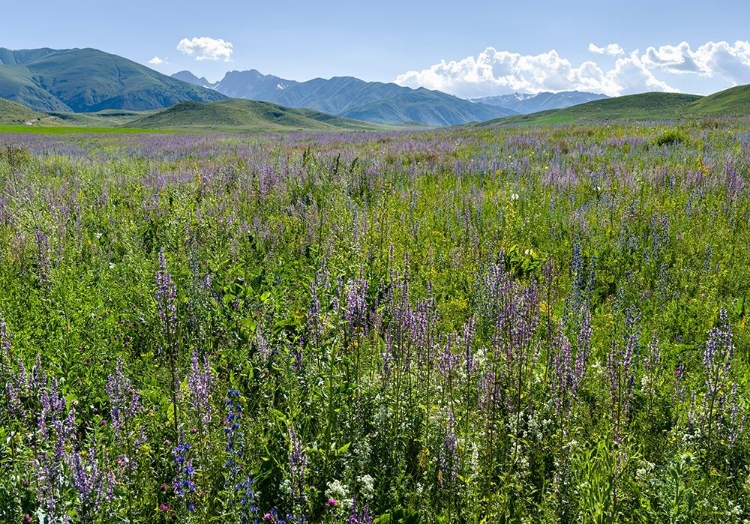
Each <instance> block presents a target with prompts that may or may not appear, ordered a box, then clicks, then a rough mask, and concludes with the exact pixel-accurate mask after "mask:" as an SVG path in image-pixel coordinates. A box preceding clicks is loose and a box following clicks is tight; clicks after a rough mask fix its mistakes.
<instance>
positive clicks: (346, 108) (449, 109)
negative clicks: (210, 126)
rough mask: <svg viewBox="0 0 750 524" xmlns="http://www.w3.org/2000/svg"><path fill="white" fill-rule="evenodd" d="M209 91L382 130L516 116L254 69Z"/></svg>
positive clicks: (341, 80)
mask: <svg viewBox="0 0 750 524" xmlns="http://www.w3.org/2000/svg"><path fill="white" fill-rule="evenodd" d="M191 77H192V78H191ZM191 77H188V76H187V75H181V76H180V79H181V80H185V81H189V82H192V83H197V82H199V81H200V79H198V78H197V77H196V76H195V75H192V74H191ZM197 85H201V84H199V83H198V84H197ZM209 87H211V88H213V89H216V90H217V91H218V92H220V93H222V94H224V95H226V96H229V97H231V98H241V99H249V100H258V101H262V102H272V103H275V104H279V105H282V106H287V107H293V108H305V109H313V110H315V111H322V112H324V113H328V114H331V115H335V116H344V117H348V118H354V119H357V120H364V121H368V122H375V123H381V124H401V123H407V122H412V123H414V122H419V123H421V124H425V125H431V126H444V125H457V124H464V123H468V122H476V121H483V120H488V119H492V118H499V117H501V116H508V115H511V114H516V112H515V111H512V110H509V109H505V108H501V107H497V106H491V105H485V104H472V103H471V102H469V101H467V100H463V99H460V98H457V97H455V96H453V95H448V94H446V93H441V92H439V91H431V90H429V89H425V88H423V87H421V88H418V89H411V88H408V87H403V86H399V85H397V84H394V83H383V82H367V81H365V80H362V79H359V78H356V77H353V76H335V77H333V78H330V79H324V78H313V79H312V80H308V81H306V82H297V81H295V80H288V79H284V78H280V77H278V76H274V75H264V74H263V73H261V72H259V71H257V70H255V69H250V70H248V71H230V72H228V73H227V74H226V75H224V78H222V79H221V80H220V81H218V82H216V83H214V84H212V85H210V86H209Z"/></svg>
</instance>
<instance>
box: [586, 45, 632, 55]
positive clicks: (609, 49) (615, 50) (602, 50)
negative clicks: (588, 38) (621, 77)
mask: <svg viewBox="0 0 750 524" xmlns="http://www.w3.org/2000/svg"><path fill="white" fill-rule="evenodd" d="M589 52H591V53H596V54H597V55H610V56H620V55H624V54H625V50H624V49H623V48H622V47H620V46H619V44H607V45H606V46H604V47H599V46H597V45H596V44H589Z"/></svg>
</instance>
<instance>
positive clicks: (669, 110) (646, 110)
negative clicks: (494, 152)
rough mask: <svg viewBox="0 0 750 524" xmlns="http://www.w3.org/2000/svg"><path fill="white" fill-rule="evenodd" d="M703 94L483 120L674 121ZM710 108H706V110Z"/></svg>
mask: <svg viewBox="0 0 750 524" xmlns="http://www.w3.org/2000/svg"><path fill="white" fill-rule="evenodd" d="M702 98H703V97H701V96H699V95H688V94H682V93H643V94H639V95H628V96H620V97H616V98H608V99H605V100H596V101H594V102H588V103H586V104H581V105H577V106H572V107H567V108H565V109H555V110H550V111H542V112H539V113H532V114H530V115H519V116H511V117H507V118H501V119H496V120H490V121H488V122H483V123H481V124H479V125H496V124H567V123H573V122H579V123H597V122H606V121H610V120H674V119H680V118H686V117H689V116H692V114H693V112H692V111H691V104H694V103H697V102H699V101H700V100H701V99H702ZM708 112H710V111H706V113H708Z"/></svg>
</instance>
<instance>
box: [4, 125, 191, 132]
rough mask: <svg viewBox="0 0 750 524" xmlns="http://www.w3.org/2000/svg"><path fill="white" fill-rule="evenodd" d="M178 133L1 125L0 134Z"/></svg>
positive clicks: (122, 128)
mask: <svg viewBox="0 0 750 524" xmlns="http://www.w3.org/2000/svg"><path fill="white" fill-rule="evenodd" d="M176 132H178V131H174V130H166V129H139V128H135V127H131V128H127V127H81V126H26V125H12V124H11V125H2V124H0V133H30V134H34V135H68V134H81V133H88V134H98V133H106V134H119V135H134V134H138V133H176Z"/></svg>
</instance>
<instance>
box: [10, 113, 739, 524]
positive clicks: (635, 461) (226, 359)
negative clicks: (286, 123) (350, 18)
mask: <svg viewBox="0 0 750 524" xmlns="http://www.w3.org/2000/svg"><path fill="white" fill-rule="evenodd" d="M749 221H750V121H748V120H742V119H721V120H719V119H710V120H709V119H706V120H700V121H698V120H696V121H691V122H639V123H610V124H601V125H581V126H568V125H560V126H546V127H508V128H475V129H444V130H438V131H412V132H394V133H385V134H378V133H348V134H319V135H315V134H288V135H267V136H265V135H264V136H261V135H257V136H232V135H211V136H208V135H197V134H128V135H113V134H109V135H106V134H91V135H87V134H75V135H62V134H58V135H54V136H53V135H48V136H46V135H42V134H35V135H25V134H3V135H0V260H1V262H0V386H2V389H0V522H8V523H11V522H19V523H20V522H39V523H65V522H80V523H112V522H196V523H204V522H206V523H207V522H221V523H256V522H271V523H277V524H281V523H287V524H292V523H319V522H320V523H341V524H344V523H346V524H396V523H405V524H406V523H408V524H416V523H422V524H433V523H435V524H437V523H441V524H442V523H446V524H447V523H487V524H489V523H511V522H514V523H515V522H523V523H526V522H528V523H532V522H534V523H536V522H548V523H552V522H563V523H567V522H586V523H588V522H592V523H610V522H612V523H614V522H660V523H691V522H707V523H711V522H715V523H744V522H748V521H749V520H748V519H750V438H749V436H748V430H747V425H748V424H750V422H749V421H748V420H747V415H748V407H749V406H748V391H749V390H748V388H749V387H750V385H749V383H748V381H749V380H750V329H749V327H748V325H747V324H748V316H749V315H750V311H748V309H750V304H747V302H746V301H747V296H748V294H749V293H748V292H749V291H750V270H749V268H750V227H749V226H748V224H749Z"/></svg>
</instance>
